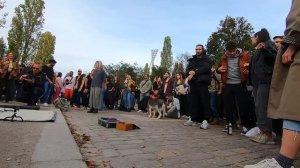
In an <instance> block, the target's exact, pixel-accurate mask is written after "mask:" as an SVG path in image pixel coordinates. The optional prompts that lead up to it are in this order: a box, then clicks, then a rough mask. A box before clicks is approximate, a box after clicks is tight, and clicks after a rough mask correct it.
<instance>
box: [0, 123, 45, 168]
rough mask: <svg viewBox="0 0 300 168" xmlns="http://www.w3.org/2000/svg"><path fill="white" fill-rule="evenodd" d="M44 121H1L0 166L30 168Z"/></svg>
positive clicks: (2, 167)
mask: <svg viewBox="0 0 300 168" xmlns="http://www.w3.org/2000/svg"><path fill="white" fill-rule="evenodd" d="M43 127H44V123H38V122H10V121H0V168H28V167H30V164H31V156H32V154H33V151H34V148H35V145H36V144H37V142H38V139H39V138H40V134H41V132H42V130H43Z"/></svg>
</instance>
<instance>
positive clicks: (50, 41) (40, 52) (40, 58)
mask: <svg viewBox="0 0 300 168" xmlns="http://www.w3.org/2000/svg"><path fill="white" fill-rule="evenodd" d="M54 50H55V36H54V35H52V34H51V32H45V33H43V34H42V35H41V38H40V40H39V42H38V45H37V53H36V56H35V62H38V63H42V64H46V63H48V61H49V59H51V58H53V54H54Z"/></svg>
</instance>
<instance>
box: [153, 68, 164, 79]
mask: <svg viewBox="0 0 300 168" xmlns="http://www.w3.org/2000/svg"><path fill="white" fill-rule="evenodd" d="M165 72H166V70H165V69H164V68H162V67H160V66H155V65H153V66H152V74H151V79H154V77H156V76H160V77H162V76H163V75H164V74H165Z"/></svg>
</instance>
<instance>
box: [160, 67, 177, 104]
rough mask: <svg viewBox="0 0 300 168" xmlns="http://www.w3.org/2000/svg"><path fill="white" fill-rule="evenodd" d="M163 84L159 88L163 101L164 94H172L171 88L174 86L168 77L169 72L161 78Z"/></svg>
mask: <svg viewBox="0 0 300 168" xmlns="http://www.w3.org/2000/svg"><path fill="white" fill-rule="evenodd" d="M163 80H164V81H163V83H162V86H161V89H162V91H161V93H162V97H163V98H164V99H165V95H166V94H169V93H172V92H173V86H174V83H173V80H172V79H171V77H170V72H168V71H167V72H166V73H165V74H164V76H163Z"/></svg>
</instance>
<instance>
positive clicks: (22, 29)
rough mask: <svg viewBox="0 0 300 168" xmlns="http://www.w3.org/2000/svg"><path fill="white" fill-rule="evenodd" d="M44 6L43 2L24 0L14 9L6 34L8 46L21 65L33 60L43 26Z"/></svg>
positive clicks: (42, 0) (39, 0) (41, 0)
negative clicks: (9, 27)
mask: <svg viewBox="0 0 300 168" xmlns="http://www.w3.org/2000/svg"><path fill="white" fill-rule="evenodd" d="M44 5H45V3H44V0H25V2H24V4H20V5H19V6H18V7H17V8H16V9H15V16H14V17H13V19H12V24H11V29H10V30H9V32H8V45H9V50H10V51H13V52H14V53H15V57H16V59H19V60H20V62H22V63H26V62H27V61H29V60H33V59H34V55H35V53H36V46H37V43H38V40H39V38H40V35H41V31H42V28H43V24H44V16H43V15H44V12H43V10H44V8H45V6H44Z"/></svg>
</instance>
